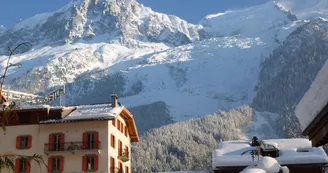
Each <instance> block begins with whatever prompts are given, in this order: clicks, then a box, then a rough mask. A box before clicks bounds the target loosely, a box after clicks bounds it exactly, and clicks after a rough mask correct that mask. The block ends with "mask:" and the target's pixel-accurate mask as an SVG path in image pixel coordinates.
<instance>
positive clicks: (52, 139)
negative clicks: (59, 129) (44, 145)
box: [48, 134, 54, 151]
mask: <svg viewBox="0 0 328 173" xmlns="http://www.w3.org/2000/svg"><path fill="white" fill-rule="evenodd" d="M53 149H54V135H53V134H50V135H49V144H48V150H49V151H52V150H53Z"/></svg>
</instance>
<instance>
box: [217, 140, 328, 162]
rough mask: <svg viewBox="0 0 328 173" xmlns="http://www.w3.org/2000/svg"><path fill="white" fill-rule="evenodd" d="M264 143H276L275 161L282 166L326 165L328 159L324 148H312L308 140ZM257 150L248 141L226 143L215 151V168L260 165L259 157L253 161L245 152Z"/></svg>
mask: <svg viewBox="0 0 328 173" xmlns="http://www.w3.org/2000/svg"><path fill="white" fill-rule="evenodd" d="M263 142H264V143H266V142H267V143H271V144H272V143H275V144H276V145H277V146H278V148H279V150H280V152H279V157H276V158H275V159H276V160H277V161H278V163H279V164H280V165H292V164H326V163H328V157H327V155H326V153H325V152H324V150H323V149H322V147H318V148H312V147H311V142H310V141H309V140H308V139H300V138H295V139H270V140H263ZM252 149H255V147H251V146H250V145H249V142H248V141H225V142H221V143H220V144H219V147H218V149H216V150H214V151H213V165H212V166H213V167H232V166H248V165H256V164H257V163H258V160H257V156H256V157H255V159H254V161H252V158H251V155H250V154H249V153H246V154H244V155H241V154H242V153H243V152H244V151H247V150H252Z"/></svg>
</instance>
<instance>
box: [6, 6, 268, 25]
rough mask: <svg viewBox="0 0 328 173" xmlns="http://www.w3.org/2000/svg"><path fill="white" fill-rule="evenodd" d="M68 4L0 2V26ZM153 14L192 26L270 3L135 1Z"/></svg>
mask: <svg viewBox="0 0 328 173" xmlns="http://www.w3.org/2000/svg"><path fill="white" fill-rule="evenodd" d="M69 1H70V0H0V4H1V5H0V25H4V26H5V27H7V28H8V27H10V26H11V25H13V24H14V23H16V22H17V21H18V20H19V19H26V18H28V17H31V16H33V15H35V14H38V13H44V12H51V11H54V10H57V9H59V8H60V7H62V6H64V5H66V4H68V3H69ZM138 1H139V2H141V3H143V4H144V5H145V6H149V7H151V8H152V9H153V10H154V11H157V12H162V13H167V14H174V15H177V16H179V17H180V18H182V19H185V20H187V21H188V22H191V23H197V22H199V21H200V19H202V18H203V17H204V16H206V15H208V14H213V13H219V12H223V11H225V10H227V9H238V8H244V7H247V6H253V5H257V4H263V3H265V2H267V1H269V0H138Z"/></svg>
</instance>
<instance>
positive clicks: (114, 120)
mask: <svg viewBox="0 0 328 173" xmlns="http://www.w3.org/2000/svg"><path fill="white" fill-rule="evenodd" d="M115 124H116V119H113V120H112V125H113V126H114V127H115Z"/></svg>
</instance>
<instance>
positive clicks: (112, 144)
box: [110, 134, 116, 148]
mask: <svg viewBox="0 0 328 173" xmlns="http://www.w3.org/2000/svg"><path fill="white" fill-rule="evenodd" d="M115 143H116V139H115V136H114V135H113V134H111V135H110V146H112V147H113V148H115Z"/></svg>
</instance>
